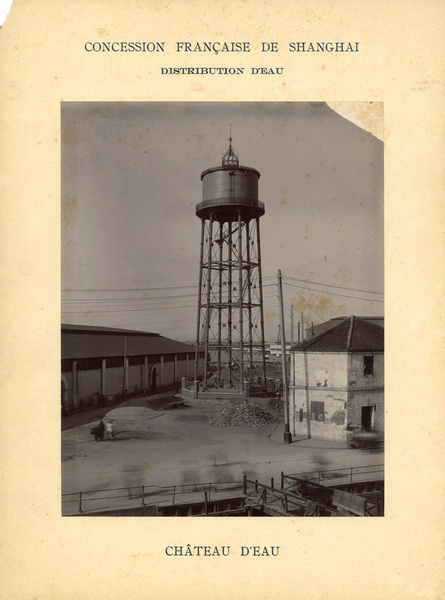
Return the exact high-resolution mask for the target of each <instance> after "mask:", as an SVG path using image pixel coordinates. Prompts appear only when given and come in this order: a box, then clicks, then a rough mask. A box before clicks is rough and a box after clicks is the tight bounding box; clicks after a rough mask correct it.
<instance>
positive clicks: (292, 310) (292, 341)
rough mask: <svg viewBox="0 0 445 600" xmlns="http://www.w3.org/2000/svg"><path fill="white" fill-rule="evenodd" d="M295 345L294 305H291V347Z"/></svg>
mask: <svg viewBox="0 0 445 600" xmlns="http://www.w3.org/2000/svg"><path fill="white" fill-rule="evenodd" d="M293 345H294V305H293V304H291V305H290V347H291V348H292V346H293Z"/></svg>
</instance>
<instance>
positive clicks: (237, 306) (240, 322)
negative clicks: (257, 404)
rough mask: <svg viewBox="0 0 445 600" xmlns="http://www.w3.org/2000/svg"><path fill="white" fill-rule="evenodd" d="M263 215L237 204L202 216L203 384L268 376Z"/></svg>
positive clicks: (254, 380)
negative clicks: (230, 208) (259, 215)
mask: <svg viewBox="0 0 445 600" xmlns="http://www.w3.org/2000/svg"><path fill="white" fill-rule="evenodd" d="M260 247H261V246H260V225H259V217H256V218H250V216H249V212H248V211H245V210H244V209H243V208H239V209H238V210H236V211H233V212H231V213H230V214H227V213H222V212H221V211H215V212H210V214H209V215H208V218H205V219H201V256H200V276H199V295H198V323H197V351H198V352H199V351H202V350H203V351H204V352H205V356H206V357H208V360H207V361H206V363H205V367H204V382H203V383H204V385H210V384H212V385H215V386H217V387H225V386H228V387H229V388H231V387H235V388H238V389H245V384H246V383H249V384H251V383H257V382H261V381H262V382H263V383H264V381H265V378H266V363H265V340H264V316H263V297H262V279H261V250H260Z"/></svg>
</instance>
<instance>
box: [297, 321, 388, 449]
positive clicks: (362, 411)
mask: <svg viewBox="0 0 445 600" xmlns="http://www.w3.org/2000/svg"><path fill="white" fill-rule="evenodd" d="M290 355H291V360H290V385H289V392H290V393H289V423H290V429H291V433H293V435H294V436H301V435H304V436H310V437H320V438H327V439H337V440H341V441H346V439H347V435H348V432H350V431H354V430H364V431H371V430H379V431H383V416H384V403H383V400H384V363H383V357H384V329H383V327H382V326H380V325H377V324H375V322H373V321H372V320H370V319H367V318H364V317H355V316H350V317H342V318H341V319H340V320H338V322H336V323H335V324H334V325H333V326H332V327H328V328H326V329H325V331H322V332H321V333H319V334H318V335H316V336H315V337H313V338H310V339H307V340H305V341H303V342H301V343H299V344H296V345H295V346H293V347H292V349H291V353H290Z"/></svg>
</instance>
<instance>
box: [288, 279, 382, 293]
mask: <svg viewBox="0 0 445 600" xmlns="http://www.w3.org/2000/svg"><path fill="white" fill-rule="evenodd" d="M283 279H292V280H293V281H300V282H302V283H305V284H306V285H323V286H325V287H331V288H336V289H338V290H348V291H349V292H361V293H363V294H377V295H379V296H383V292H374V291H370V290H360V289H357V288H349V287H343V286H341V285H333V284H330V283H318V282H317V281H306V280H304V279H298V278H297V277H284V276H283Z"/></svg>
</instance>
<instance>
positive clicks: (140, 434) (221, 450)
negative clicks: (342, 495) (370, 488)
mask: <svg viewBox="0 0 445 600" xmlns="http://www.w3.org/2000/svg"><path fill="white" fill-rule="evenodd" d="M188 404H190V406H189V407H188V408H183V409H177V410H161V411H158V410H151V409H149V408H137V407H126V406H125V405H122V406H120V407H117V408H114V409H112V410H110V409H106V410H103V409H102V413H101V412H100V409H98V410H96V411H95V412H94V411H93V413H91V414H90V415H85V414H84V415H82V417H81V416H80V415H79V422H81V423H82V424H79V425H78V426H71V428H69V429H65V430H64V431H62V491H63V493H71V492H79V491H88V490H101V489H105V488H114V487H129V486H140V485H147V486H149V485H158V486H170V485H179V484H184V483H195V482H218V481H219V482H228V481H241V480H242V478H243V475H244V474H245V475H247V476H248V477H250V478H253V479H259V480H260V481H261V482H263V483H268V482H269V481H270V478H271V477H273V478H274V479H275V481H276V482H277V483H278V482H279V478H280V473H281V471H284V472H285V473H301V472H304V471H312V470H318V469H325V470H328V469H339V468H343V467H350V466H360V465H372V464H381V463H383V454H382V452H374V453H370V452H367V451H363V450H351V449H348V448H346V447H345V445H343V444H340V443H336V442H329V441H321V440H315V439H311V440H307V439H306V440H300V441H295V442H293V443H292V444H284V443H283V424H282V423H280V422H277V423H275V424H273V425H269V426H266V427H235V426H231V427H218V426H215V425H212V424H211V423H210V422H209V416H210V415H211V414H212V413H215V412H217V411H220V410H221V409H222V408H223V407H222V406H221V405H217V404H210V403H198V402H197V401H192V402H188ZM105 413H107V414H106V418H105V420H107V419H108V418H113V422H114V426H115V429H116V432H117V435H116V437H115V438H114V439H113V440H108V439H105V440H104V441H102V442H95V441H94V438H93V436H92V435H90V429H91V427H92V425H95V424H97V418H95V417H97V416H98V415H99V414H100V415H101V416H104V415H105ZM91 419H93V421H92V422H90V423H88V422H85V420H90V421H91Z"/></svg>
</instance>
